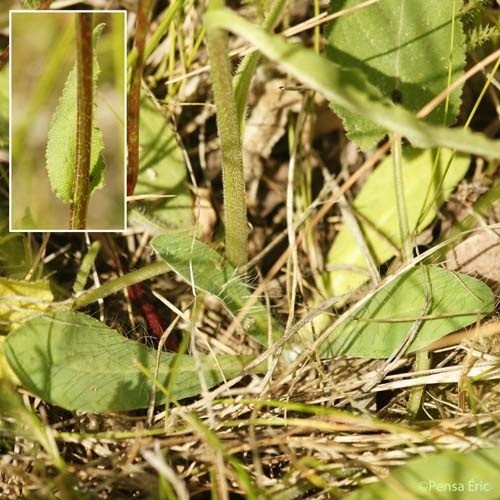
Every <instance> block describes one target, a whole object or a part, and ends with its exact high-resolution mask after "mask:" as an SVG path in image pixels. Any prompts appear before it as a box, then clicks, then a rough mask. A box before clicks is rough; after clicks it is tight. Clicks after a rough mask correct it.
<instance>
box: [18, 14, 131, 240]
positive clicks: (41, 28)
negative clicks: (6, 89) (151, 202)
mask: <svg viewBox="0 0 500 500" xmlns="http://www.w3.org/2000/svg"><path fill="white" fill-rule="evenodd" d="M10 33H11V65H10V76H11V85H10V89H11V90H10V92H11V99H10V106H11V108H10V123H11V130H10V145H11V148H10V159H11V162H10V165H11V169H10V230H11V231H68V230H80V231H81V230H91V231H123V230H124V229H125V228H126V192H125V176H126V166H125V162H126V154H125V147H126V136H125V124H126V116H125V113H126V96H125V82H126V54H125V48H126V40H125V34H126V13H125V12H123V11H71V12H68V11H50V12H47V11H45V12H41V11H40V12H34V11H11V14H10Z"/></svg>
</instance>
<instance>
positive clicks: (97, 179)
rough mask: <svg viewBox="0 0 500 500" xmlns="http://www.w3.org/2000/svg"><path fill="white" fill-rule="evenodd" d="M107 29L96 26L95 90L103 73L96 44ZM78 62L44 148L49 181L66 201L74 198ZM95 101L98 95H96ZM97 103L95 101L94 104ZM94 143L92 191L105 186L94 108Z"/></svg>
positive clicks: (103, 165) (58, 195) (53, 119)
mask: <svg viewBox="0 0 500 500" xmlns="http://www.w3.org/2000/svg"><path fill="white" fill-rule="evenodd" d="M103 29H104V24H99V25H98V26H96V28H95V29H94V33H93V38H92V41H93V47H94V71H93V94H94V96H95V94H96V89H97V79H98V76H99V73H100V70H99V64H98V62H97V56H96V54H95V47H96V45H97V42H98V40H99V37H100V35H101V33H102V30H103ZM76 76H77V73H76V65H75V67H74V68H73V69H72V70H71V72H70V74H69V76H68V79H67V81H66V84H65V85H64V90H63V94H62V97H61V99H60V101H59V104H58V106H57V109H56V111H55V113H54V116H53V117H52V121H51V124H50V130H49V138H48V142H47V150H46V152H45V157H46V164H47V172H48V174H49V180H50V185H51V187H52V191H53V192H54V194H55V195H56V196H57V197H58V198H60V199H61V200H62V201H65V202H66V203H70V202H71V201H72V199H73V178H74V173H75V172H74V171H75V160H76V138H77V134H76V118H77V81H76ZM94 102H95V97H94ZM94 107H95V104H94ZM92 121H93V130H92V144H91V150H90V178H89V194H91V193H92V192H93V191H95V190H96V189H99V188H101V187H102V186H103V172H104V167H105V163H104V158H103V156H102V151H103V149H104V143H103V139H102V132H101V130H100V129H99V127H97V125H96V124H95V110H94V116H93V117H92Z"/></svg>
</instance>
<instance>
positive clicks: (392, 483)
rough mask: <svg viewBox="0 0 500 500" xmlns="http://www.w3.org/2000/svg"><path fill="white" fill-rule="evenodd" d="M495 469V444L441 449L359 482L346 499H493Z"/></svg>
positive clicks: (498, 486) (498, 460) (499, 465)
mask: <svg viewBox="0 0 500 500" xmlns="http://www.w3.org/2000/svg"><path fill="white" fill-rule="evenodd" d="M499 469H500V447H498V446H497V447H496V448H486V449H482V450H475V451H472V452H470V453H462V452H457V451H454V450H445V451H442V452H440V453H437V454H435V455H426V456H421V457H418V458H414V459H412V460H410V461H409V462H407V463H406V464H405V465H403V466H401V467H397V468H395V469H394V470H393V471H392V472H391V474H390V475H389V476H388V477H387V479H385V480H382V481H378V482H376V483H372V484H368V485H364V486H362V487H361V488H360V489H358V490H356V491H354V492H353V493H351V494H350V495H349V496H348V497H346V500H401V499H402V498H415V499H416V498H419V499H436V500H438V499H443V500H445V499H447V500H476V499H478V498H480V499H481V500H495V499H496V498H498V491H499V490H500V479H499V476H498V470H499ZM403 491H404V495H403V493H402V492H403Z"/></svg>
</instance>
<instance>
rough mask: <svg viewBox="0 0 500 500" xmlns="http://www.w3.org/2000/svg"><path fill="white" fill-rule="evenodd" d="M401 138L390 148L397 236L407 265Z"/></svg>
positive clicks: (409, 246)
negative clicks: (399, 238)
mask: <svg viewBox="0 0 500 500" xmlns="http://www.w3.org/2000/svg"><path fill="white" fill-rule="evenodd" d="M401 156H402V152H401V138H399V139H396V140H395V141H394V144H393V146H392V157H393V160H394V162H393V167H394V169H393V173H394V188H395V190H396V207H397V211H398V222H399V234H400V237H401V245H402V248H403V259H404V262H405V263H408V262H410V261H411V259H412V258H413V247H412V244H411V240H410V228H409V225H408V214H407V213H406V203H405V193H404V185H403V168H402V164H401V161H402V159H401Z"/></svg>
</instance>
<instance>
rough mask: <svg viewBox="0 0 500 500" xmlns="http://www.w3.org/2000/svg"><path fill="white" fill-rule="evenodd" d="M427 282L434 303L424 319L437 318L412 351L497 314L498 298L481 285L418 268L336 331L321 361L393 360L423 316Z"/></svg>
mask: <svg viewBox="0 0 500 500" xmlns="http://www.w3.org/2000/svg"><path fill="white" fill-rule="evenodd" d="M426 282H427V283H428V287H429V298H430V304H429V307H428V310H427V311H426V312H425V316H432V318H428V319H424V321H423V322H422V324H421V326H420V328H419V330H418V332H417V335H416V338H415V340H414V341H413V342H412V343H411V345H410V346H409V348H408V352H413V351H416V350H418V349H421V348H423V347H425V346H427V345H429V344H430V343H432V342H434V341H435V340H437V339H439V338H441V337H442V336H444V335H446V334H448V333H450V332H453V331H454V330H458V329H459V328H463V327H465V326H467V325H470V324H471V323H474V322H475V321H477V319H478V317H482V316H485V315H486V314H489V313H491V312H492V311H493V310H494V307H495V298H494V296H493V293H492V291H491V290H490V288H489V287H488V286H487V285H485V284H484V283H483V282H482V281H480V280H477V279H475V278H472V277H471V276H468V275H466V274H462V273H453V272H451V271H446V270H445V269H440V268H438V267H433V266H422V267H416V268H413V269H411V270H410V271H407V272H406V273H404V274H402V275H400V276H397V277H396V278H395V279H392V280H390V281H389V283H387V284H386V285H385V286H383V287H382V288H381V289H380V290H379V291H378V292H376V293H375V295H373V296H372V297H371V298H369V299H368V300H367V301H366V303H365V304H363V305H362V306H361V307H359V308H358V309H357V310H356V311H355V313H353V314H352V315H351V316H350V317H349V318H348V319H347V320H346V321H345V322H344V323H342V324H341V325H340V326H339V327H338V328H336V329H335V330H334V331H333V332H332V334H331V335H330V337H329V338H328V340H327V341H326V342H325V344H324V345H323V346H322V347H321V355H322V357H324V358H330V357H335V356H338V355H340V354H347V355H350V356H357V357H361V358H387V357H389V356H390V355H391V354H392V353H393V352H394V351H395V350H396V348H397V347H398V346H399V345H400V343H401V342H402V340H403V339H404V338H405V336H406V334H407V333H408V331H409V330H410V328H411V327H412V325H413V324H414V322H415V319H416V318H418V317H420V316H421V314H422V307H423V306H424V304H425V299H426V296H425V283H426Z"/></svg>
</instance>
